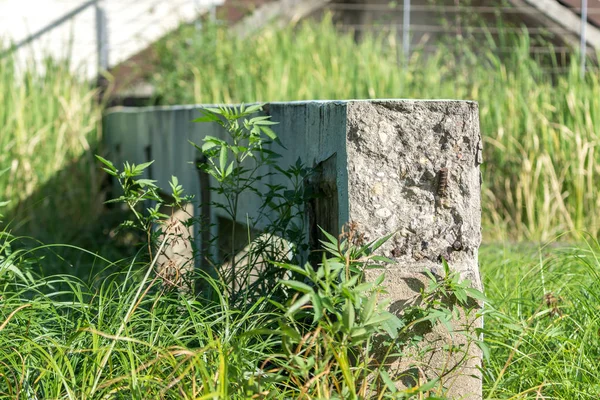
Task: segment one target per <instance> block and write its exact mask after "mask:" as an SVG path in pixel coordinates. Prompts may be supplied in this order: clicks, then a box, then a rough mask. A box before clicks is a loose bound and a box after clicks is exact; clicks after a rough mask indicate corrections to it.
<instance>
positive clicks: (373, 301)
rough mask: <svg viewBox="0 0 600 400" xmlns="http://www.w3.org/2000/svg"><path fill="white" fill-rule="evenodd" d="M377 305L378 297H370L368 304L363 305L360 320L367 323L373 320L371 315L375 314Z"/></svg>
mask: <svg viewBox="0 0 600 400" xmlns="http://www.w3.org/2000/svg"><path fill="white" fill-rule="evenodd" d="M376 305H377V295H375V294H373V295H371V296H370V297H369V299H368V300H367V301H366V303H365V304H364V305H363V307H362V309H361V310H360V319H361V320H363V321H367V320H368V319H369V318H371V315H373V313H374V312H375V306H376Z"/></svg>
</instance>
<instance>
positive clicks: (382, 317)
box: [364, 313, 393, 326]
mask: <svg viewBox="0 0 600 400" xmlns="http://www.w3.org/2000/svg"><path fill="white" fill-rule="evenodd" d="M392 317H393V315H392V314H390V313H381V314H379V315H375V316H373V318H370V319H369V320H368V321H366V322H365V323H364V326H371V325H380V324H381V323H383V322H385V321H387V320H389V319H391V318H392Z"/></svg>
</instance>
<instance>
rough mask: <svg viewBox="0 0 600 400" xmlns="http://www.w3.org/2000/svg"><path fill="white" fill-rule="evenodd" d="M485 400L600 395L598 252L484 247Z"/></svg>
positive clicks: (591, 247) (592, 248)
mask: <svg viewBox="0 0 600 400" xmlns="http://www.w3.org/2000/svg"><path fill="white" fill-rule="evenodd" d="M480 263H481V266H482V275H483V277H484V284H485V287H486V294H487V296H488V298H490V299H492V301H491V304H490V305H488V311H490V309H494V310H496V311H497V313H492V314H488V316H487V317H486V319H485V331H486V333H485V341H486V343H487V344H488V346H489V347H490V350H491V351H490V357H489V358H488V359H486V360H485V361H484V398H489V399H498V398H540V399H541V398H545V399H597V398H599V397H600V384H599V382H600V350H599V349H600V316H599V315H600V314H599V313H598V304H599V300H600V285H599V282H600V279H599V278H600V253H599V247H598V243H597V242H595V241H593V240H592V241H591V242H589V243H587V244H586V245H584V246H582V247H579V248H556V247H555V246H554V247H545V248H540V249H536V248H535V247H534V246H533V247H532V246H527V245H524V246H521V247H520V248H514V247H508V248H501V247H498V246H485V247H484V248H483V249H482V252H481V257H480Z"/></svg>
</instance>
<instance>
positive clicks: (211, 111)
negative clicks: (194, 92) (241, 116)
mask: <svg viewBox="0 0 600 400" xmlns="http://www.w3.org/2000/svg"><path fill="white" fill-rule="evenodd" d="M202 111H208V112H209V113H212V114H219V115H223V110H222V109H220V108H212V107H206V108H205V109H204V110H202Z"/></svg>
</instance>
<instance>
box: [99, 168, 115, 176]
mask: <svg viewBox="0 0 600 400" xmlns="http://www.w3.org/2000/svg"><path fill="white" fill-rule="evenodd" d="M102 170H103V171H105V172H106V173H107V174H109V175H112V176H119V174H118V173H116V172H115V171H113V170H111V169H108V168H104V167H103V168H102Z"/></svg>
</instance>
